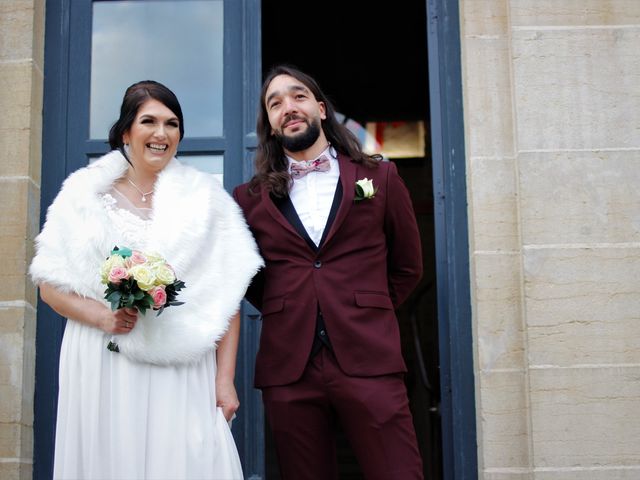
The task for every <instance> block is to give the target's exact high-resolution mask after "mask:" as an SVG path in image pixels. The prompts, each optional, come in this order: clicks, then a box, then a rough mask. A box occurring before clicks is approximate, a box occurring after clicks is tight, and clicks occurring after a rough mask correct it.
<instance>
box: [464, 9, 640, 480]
mask: <svg viewBox="0 0 640 480" xmlns="http://www.w3.org/2000/svg"><path fill="white" fill-rule="evenodd" d="M459 5H460V14H461V40H462V48H463V56H462V57H463V58H462V63H463V91H464V109H465V130H466V132H465V133H466V150H467V159H468V160H467V168H468V170H467V173H468V175H467V178H468V199H469V227H470V248H471V252H470V254H471V260H472V271H471V278H472V280H471V283H472V285H471V289H472V305H473V318H474V325H475V330H474V336H475V345H476V347H477V348H476V355H475V360H476V382H477V395H476V405H477V414H478V415H477V418H478V447H479V450H478V452H479V453H478V455H479V464H480V474H479V478H483V479H492V480H493V479H496V480H497V479H499V480H506V479H518V480H519V479H536V480H538V479H545V480H560V479H562V480H569V479H571V480H573V479H579V478H580V479H583V478H584V479H587V478H588V479H590V480H600V479H602V480H604V479H607V480H611V479H632V478H634V479H635V478H640V441H639V440H638V439H639V438H640V415H638V412H639V411H640V188H639V187H640V1H638V0H460V3H459Z"/></svg>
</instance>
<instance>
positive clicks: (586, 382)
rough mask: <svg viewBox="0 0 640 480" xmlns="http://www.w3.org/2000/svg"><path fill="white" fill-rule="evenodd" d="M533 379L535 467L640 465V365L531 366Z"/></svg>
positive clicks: (532, 405)
mask: <svg viewBox="0 0 640 480" xmlns="http://www.w3.org/2000/svg"><path fill="white" fill-rule="evenodd" d="M529 379H530V389H531V425H532V438H533V453H534V467H535V468H536V469H537V468H543V469H549V470H553V469H556V468H558V469H560V468H564V469H566V468H575V467H577V468H580V469H587V468H589V467H597V468H599V469H601V468H607V467H614V468H620V467H624V466H629V467H635V468H637V467H638V458H640V442H638V432H640V415H638V411H639V410H640V367H638V366H629V367H622V366H621V367H616V366H611V367H607V366H602V367H594V368H540V369H530V371H529ZM612 471H615V470H613V469H612ZM536 478H538V477H537V475H536ZM581 478H594V477H591V476H589V474H588V473H587V474H584V476H582V477H581ZM606 478H617V477H615V476H611V477H606Z"/></svg>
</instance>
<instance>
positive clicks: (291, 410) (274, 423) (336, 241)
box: [234, 66, 422, 480]
mask: <svg viewBox="0 0 640 480" xmlns="http://www.w3.org/2000/svg"><path fill="white" fill-rule="evenodd" d="M260 105H261V108H260V113H259V115H258V122H257V133H258V137H259V145H258V150H257V153H256V174H255V176H254V177H253V178H252V180H251V181H250V182H249V183H247V184H244V185H241V186H239V187H237V188H236V189H235V191H234V197H235V199H236V201H237V202H238V203H239V204H240V206H241V207H242V209H243V210H244V213H245V216H246V218H247V222H248V223H249V226H250V227H251V230H252V232H253V234H254V236H255V238H256V240H257V242H258V245H259V247H260V251H261V253H262V256H263V257H264V260H265V263H266V266H265V268H264V269H263V270H262V272H261V273H260V274H259V275H258V276H256V278H254V281H253V283H252V286H251V287H250V290H249V292H248V293H247V298H248V300H249V301H250V302H251V303H252V304H253V305H254V306H255V307H256V308H257V309H258V310H260V311H261V313H262V320H263V322H262V333H261V338H260V348H259V351H258V356H257V359H256V374H255V385H256V387H257V388H260V389H262V397H263V401H264V406H265V412H266V415H267V418H268V420H269V424H270V426H271V429H272V431H273V435H274V441H275V446H276V452H277V455H278V462H279V464H280V471H281V474H282V478H283V479H284V480H288V479H291V480H300V479H317V480H327V479H337V478H338V473H337V462H336V452H335V439H334V436H335V432H334V426H335V422H340V423H341V425H342V427H343V429H344V431H345V433H346V435H347V437H348V439H349V443H350V444H351V446H352V448H353V450H354V452H355V454H356V456H357V457H358V460H359V463H360V466H361V468H362V469H363V471H364V474H365V476H366V478H367V479H381V480H382V479H384V480H391V479H398V480H410V479H421V478H422V461H421V458H420V454H419V452H418V448H417V444H416V437H415V432H414V428H413V423H412V419H411V413H410V412H409V406H408V403H409V402H408V399H407V394H406V389H405V386H404V382H403V374H404V372H405V371H406V367H405V364H404V362H403V359H402V354H401V351H400V335H399V330H398V323H397V319H396V316H395V313H394V309H395V308H397V307H398V306H399V305H400V304H401V303H402V302H403V301H404V300H405V299H406V298H407V296H408V295H409V294H410V293H411V291H412V290H413V288H414V287H415V286H416V284H417V282H418V280H419V279H420V276H421V274H422V259H421V252H420V239H419V234H418V229H417V226H416V221H415V216H414V212H413V209H412V205H411V200H410V198H409V194H408V192H407V189H406V188H405V186H404V184H403V182H402V180H401V179H400V177H399V176H398V173H397V171H396V167H395V165H394V164H393V163H391V162H381V161H380V158H379V157H378V156H374V157H370V156H368V155H366V154H364V153H363V152H362V150H361V148H360V145H359V144H358V142H357V140H356V138H355V137H354V136H353V135H352V134H351V133H350V132H349V131H348V130H347V129H346V128H345V127H344V126H342V125H341V124H339V123H338V122H337V121H336V119H335V111H334V109H333V106H332V105H331V104H330V103H329V101H328V99H327V98H326V97H325V95H324V94H323V93H322V92H321V91H320V88H319V87H318V85H317V83H316V82H315V81H314V80H313V79H312V78H311V77H309V76H308V75H306V74H304V73H303V72H300V71H299V70H296V69H294V68H291V67H285V66H280V67H276V68H274V69H273V70H272V71H271V72H270V73H269V75H268V76H267V78H266V80H265V82H264V84H263V87H262V93H261V97H260Z"/></svg>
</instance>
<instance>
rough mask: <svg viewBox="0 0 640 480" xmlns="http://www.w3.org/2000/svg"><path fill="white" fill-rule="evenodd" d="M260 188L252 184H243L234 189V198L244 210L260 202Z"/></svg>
mask: <svg viewBox="0 0 640 480" xmlns="http://www.w3.org/2000/svg"><path fill="white" fill-rule="evenodd" d="M260 188H261V187H260V186H259V185H258V186H252V185H251V182H247V183H243V184H241V185H238V186H237V187H235V188H234V189H233V198H234V199H235V200H236V202H238V204H239V205H240V206H241V207H242V208H243V209H244V208H247V207H249V206H251V205H253V204H256V203H258V202H259V201H260V197H261V195H260V193H261V192H260Z"/></svg>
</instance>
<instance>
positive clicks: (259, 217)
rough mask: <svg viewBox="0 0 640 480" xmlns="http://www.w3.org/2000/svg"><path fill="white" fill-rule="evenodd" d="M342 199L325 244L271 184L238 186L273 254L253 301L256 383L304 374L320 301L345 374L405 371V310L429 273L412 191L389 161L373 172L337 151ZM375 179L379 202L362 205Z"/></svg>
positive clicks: (265, 248) (267, 255) (259, 237)
mask: <svg viewBox="0 0 640 480" xmlns="http://www.w3.org/2000/svg"><path fill="white" fill-rule="evenodd" d="M338 161H339V164H340V183H341V184H342V200H341V202H340V205H339V207H338V208H337V212H336V214H335V218H333V219H332V218H331V217H330V219H329V221H328V222H327V227H326V228H325V230H327V229H328V231H325V233H324V240H323V242H322V243H321V244H320V248H319V249H314V248H312V247H311V246H310V245H309V244H308V242H307V241H306V240H305V239H304V238H303V236H302V235H301V234H300V233H299V231H297V230H296V228H295V227H294V225H292V223H291V222H290V221H289V220H287V218H285V216H284V215H283V213H282V212H281V210H280V209H279V208H278V207H277V206H276V204H275V203H274V201H273V199H272V197H271V196H270V195H269V192H267V191H266V189H264V188H261V189H259V190H258V191H257V192H253V193H251V192H249V189H248V185H247V184H244V185H240V186H238V187H237V188H236V189H235V190H234V192H233V195H234V198H235V199H236V201H237V202H238V204H239V205H240V207H241V208H242V210H243V211H244V214H245V217H246V219H247V222H248V224H249V227H250V228H251V231H252V232H253V235H254V237H255V239H256V241H257V243H258V246H259V248H260V252H261V254H262V256H263V258H264V260H265V267H264V269H263V270H262V271H261V272H260V274H259V275H258V276H257V277H256V279H254V283H253V285H252V287H251V288H250V290H249V292H248V294H247V299H248V300H249V301H250V302H251V303H252V304H253V305H254V306H255V307H256V308H257V309H258V310H260V312H261V313H262V331H261V335H260V347H259V351H258V354H257V357H256V371H255V372H256V373H255V385H256V387H258V388H262V387H268V386H275V385H286V384H289V383H292V382H295V381H296V380H298V379H299V378H300V377H301V375H302V372H303V370H304V368H305V366H306V364H307V362H308V360H309V355H310V352H311V346H312V343H313V339H314V335H315V324H316V316H317V312H318V306H319V308H320V310H321V311H322V314H323V318H324V322H325V325H326V328H327V332H328V334H329V338H330V339H331V345H332V347H333V350H334V353H335V356H336V359H337V361H338V363H339V365H340V367H341V368H342V370H343V371H344V372H345V373H346V374H348V375H352V376H376V375H383V374H390V373H397V372H404V371H406V367H405V364H404V361H403V358H402V353H401V350H400V334H399V328H398V322H397V319H396V316H395V310H394V309H395V308H397V307H398V306H399V305H400V304H401V303H402V302H403V301H404V300H405V299H406V298H407V296H408V295H409V294H410V293H411V291H412V290H413V289H414V287H415V286H416V285H417V283H418V281H419V280H420V277H421V275H422V254H421V249H420V236H419V233H418V227H417V225H416V219H415V214H414V212H413V207H412V204H411V200H410V198H409V193H408V191H407V189H406V187H405V185H404V183H403V182H402V179H401V178H400V176H399V175H398V173H397V169H396V166H395V165H394V164H393V163H391V162H381V163H380V165H379V167H377V168H367V167H364V166H363V165H361V164H358V163H355V162H353V161H351V160H350V159H349V158H348V157H345V156H343V155H338ZM365 177H366V178H369V179H372V180H373V185H374V187H375V188H377V192H376V194H375V197H374V198H371V199H366V200H361V201H357V202H356V201H354V195H355V184H356V181H357V180H361V179H363V178H365Z"/></svg>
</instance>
